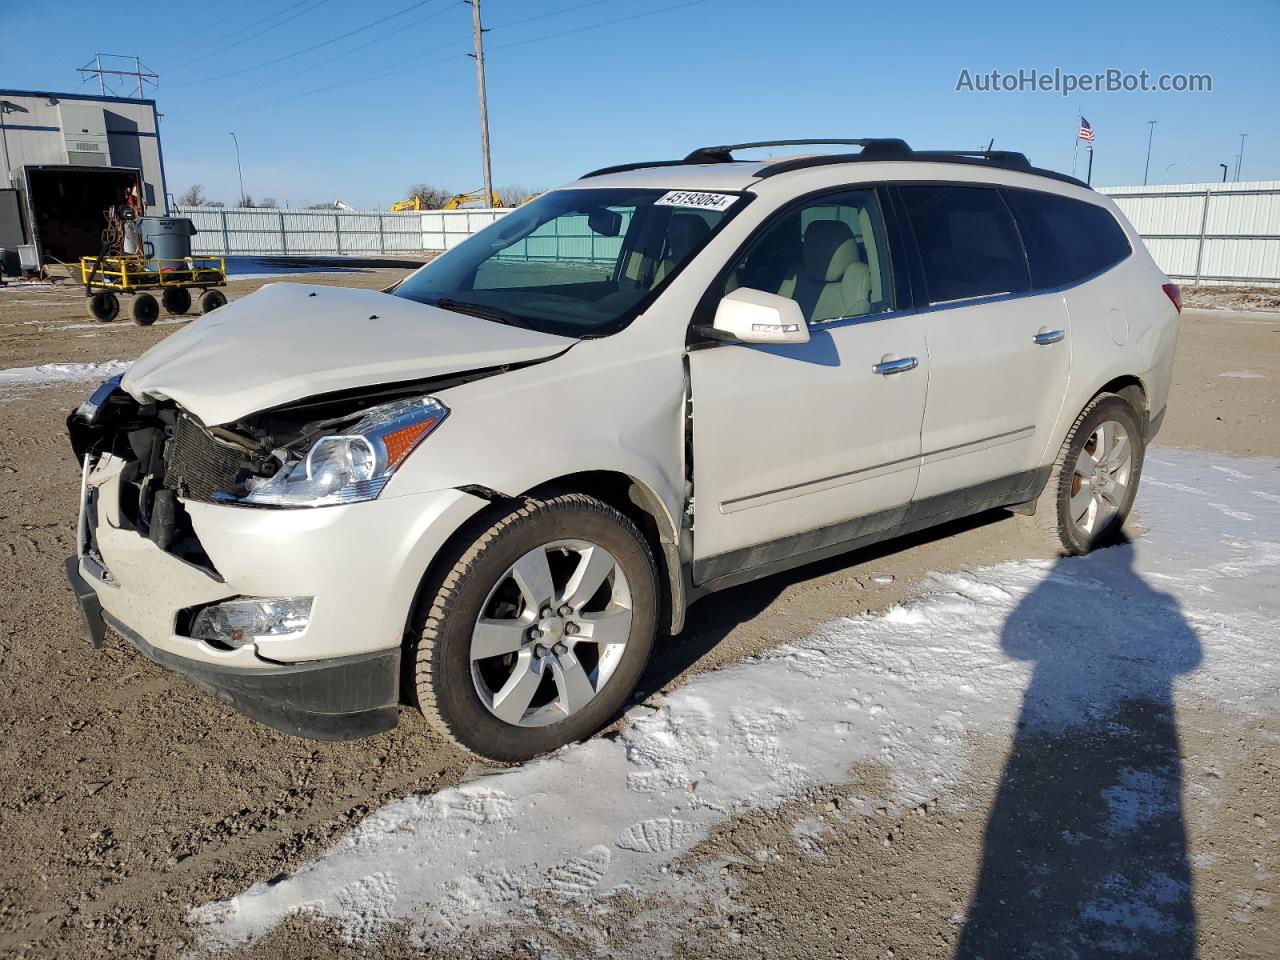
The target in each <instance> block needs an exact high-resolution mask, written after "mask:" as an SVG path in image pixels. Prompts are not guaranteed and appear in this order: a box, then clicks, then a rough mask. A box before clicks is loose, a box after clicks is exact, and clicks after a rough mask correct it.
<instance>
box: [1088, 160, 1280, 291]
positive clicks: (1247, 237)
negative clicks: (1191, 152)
mask: <svg viewBox="0 0 1280 960" xmlns="http://www.w3.org/2000/svg"><path fill="white" fill-rule="evenodd" d="M1098 192H1099V193H1105V194H1107V195H1108V196H1109V197H1111V199H1112V200H1114V201H1115V202H1116V205H1117V206H1119V207H1120V209H1121V210H1123V211H1124V214H1125V216H1126V217H1128V218H1129V219H1130V220H1131V221H1132V222H1133V225H1134V226H1135V227H1137V229H1138V232H1139V233H1140V234H1142V239H1143V240H1145V241H1146V244H1147V248H1148V249H1149V250H1150V251H1151V255H1152V256H1153V257H1155V260H1156V263H1158V264H1160V268H1161V269H1162V270H1164V272H1165V273H1167V274H1169V276H1171V277H1173V278H1174V279H1175V280H1180V281H1185V282H1188V283H1207V284H1263V285H1276V284H1280V181H1275V180H1262V181H1254V182H1252V183H1203V184H1200V183H1197V184H1176V185H1170V186H1146V187H1099V188H1098Z"/></svg>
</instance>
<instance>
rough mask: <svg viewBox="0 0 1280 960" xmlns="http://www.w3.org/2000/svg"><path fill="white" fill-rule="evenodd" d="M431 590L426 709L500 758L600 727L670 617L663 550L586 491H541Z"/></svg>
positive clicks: (426, 619)
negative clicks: (664, 605) (661, 579)
mask: <svg viewBox="0 0 1280 960" xmlns="http://www.w3.org/2000/svg"><path fill="white" fill-rule="evenodd" d="M428 592H430V593H431V595H430V596H424V597H423V599H422V605H423V606H422V608H421V609H422V610H423V611H424V613H425V615H424V616H422V617H420V621H421V627H420V628H419V629H418V630H417V631H416V633H417V635H416V636H414V637H411V640H414V641H416V645H417V649H416V659H415V677H414V680H415V686H416V693H417V697H418V705H419V706H420V707H421V709H422V712H423V714H424V715H425V716H426V718H427V719H428V720H429V721H430V722H431V723H432V724H433V725H434V726H436V727H437V728H439V729H440V730H441V731H443V732H444V733H446V734H447V735H448V736H450V737H451V738H452V739H453V740H455V741H456V742H458V743H459V744H461V745H462V746H464V747H466V748H467V749H469V750H471V751H473V752H474V753H477V754H480V755H481V756H484V757H488V758H490V759H493V760H502V761H518V760H527V759H529V758H530V757H534V756H537V755H538V754H541V753H546V752H547V751H549V750H554V749H556V748H557V747H560V746H563V745H564V744H566V743H571V742H573V741H575V740H581V739H583V738H585V737H588V736H590V735H591V734H592V733H595V732H596V731H597V730H599V729H600V728H601V727H602V726H604V725H605V724H607V723H608V722H609V721H610V720H612V719H613V718H614V717H615V716H616V715H617V713H618V712H619V710H620V709H621V707H622V705H623V704H624V703H625V702H626V699H627V697H628V696H629V695H630V693H631V692H632V690H633V689H634V688H635V686H636V683H637V682H638V681H639V679H640V675H641V674H642V673H643V671H644V668H645V664H646V663H647V662H648V659H649V652H650V650H651V649H652V647H653V641H654V634H655V631H656V627H657V614H658V579H657V570H656V567H655V565H654V560H653V555H652V553H651V552H650V550H649V547H648V545H647V544H646V543H645V541H644V538H643V537H642V536H641V534H640V531H639V530H638V529H636V526H635V524H633V523H632V522H631V521H630V520H628V519H627V518H626V517H625V516H623V515H622V514H621V513H619V512H618V511H617V510H615V509H613V508H612V507H610V506H608V505H607V504H605V503H602V502H601V501H599V500H596V499H595V498H593V497H589V496H586V495H583V494H564V495H561V496H556V497H552V498H549V499H546V500H536V501H528V502H526V503H524V504H522V505H521V506H519V507H517V508H515V509H513V510H512V511H511V512H510V513H508V514H507V515H506V516H505V517H502V518H501V519H499V520H498V521H497V522H496V523H494V524H493V525H492V526H491V527H489V528H488V530H486V531H485V532H483V533H482V534H481V535H480V537H479V539H478V540H476V542H475V543H474V544H473V545H472V546H471V547H470V548H469V549H466V550H465V551H464V552H463V553H462V555H461V557H459V558H458V559H457V561H456V563H454V564H453V566H452V569H451V570H450V571H449V572H448V573H447V575H445V577H444V579H443V582H442V583H440V584H439V585H438V586H435V587H434V588H432V587H429V588H428Z"/></svg>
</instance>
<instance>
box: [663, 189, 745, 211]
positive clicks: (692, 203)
mask: <svg viewBox="0 0 1280 960" xmlns="http://www.w3.org/2000/svg"><path fill="white" fill-rule="evenodd" d="M737 199H738V198H737V197H736V196H734V195H733V194H732V193H694V192H691V191H689V190H672V191H671V192H670V193H664V194H663V195H662V197H661V198H660V199H658V200H655V201H654V204H653V205H654V206H655V207H697V208H698V209H699V210H728V209H729V208H730V207H731V206H733V201H735V200H737Z"/></svg>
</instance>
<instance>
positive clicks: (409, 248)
mask: <svg viewBox="0 0 1280 960" xmlns="http://www.w3.org/2000/svg"><path fill="white" fill-rule="evenodd" d="M1099 192H1101V193H1105V194H1107V195H1109V196H1110V197H1111V199H1113V200H1114V201H1115V202H1116V204H1117V205H1118V206H1119V207H1120V209H1121V210H1123V211H1124V213H1125V216H1127V217H1128V218H1129V219H1130V221H1132V223H1133V225H1134V227H1136V228H1137V230H1138V232H1139V233H1140V234H1141V235H1142V238H1143V240H1144V241H1145V242H1146V244H1147V248H1148V249H1149V250H1150V251H1151V255H1152V256H1153V257H1155V260H1156V263H1158V264H1159V265H1160V268H1161V269H1162V270H1164V272H1165V273H1167V274H1169V276H1171V277H1173V278H1175V279H1177V280H1181V281H1189V282H1192V283H1195V282H1203V283H1253V284H1265V285H1280V182H1277V181H1260V182H1254V183H1207V184H1181V185H1172V186H1154V187H1152V186H1148V187H1101V188H1099ZM178 212H179V213H180V214H181V215H182V216H188V217H190V218H191V219H192V221H193V222H194V223H195V226H196V229H197V230H198V231H199V232H198V233H197V234H196V236H195V237H194V239H193V242H192V252H193V253H196V254H203V255H234V254H256V255H261V254H297V255H307V254H315V255H318V254H330V255H355V254H364V255H378V254H413V253H428V252H438V251H443V250H451V249H453V248H454V247H456V246H457V245H458V244H459V243H461V242H462V241H463V240H465V239H466V238H467V237H469V236H471V235H472V234H473V233H475V232H477V231H478V230H482V229H483V228H485V227H487V226H488V225H489V224H491V223H493V222H494V221H495V220H497V219H498V218H499V217H501V216H503V215H504V214H505V213H507V212H508V211H506V210H430V211H423V212H412V211H410V212H404V213H392V212H390V211H387V210H262V209H222V208H214V207H196V208H191V209H186V210H181V209H180V210H179V211H178ZM579 219H580V220H581V221H582V222H581V223H579V222H577V221H578V220H579ZM549 226H550V230H546V229H543V230H539V231H536V232H535V233H533V234H532V235H531V236H530V237H528V238H527V239H526V240H524V241H521V242H520V243H518V244H515V245H513V246H512V247H511V248H509V249H508V250H505V251H503V254H502V256H503V257H510V258H514V259H520V260H531V261H535V260H578V261H584V262H591V261H596V260H601V259H604V260H612V259H613V258H615V257H616V255H617V250H618V246H619V244H620V243H621V238H620V237H602V236H599V235H597V234H595V233H593V232H592V231H591V230H590V228H588V227H587V225H586V218H585V217H582V218H564V219H562V220H561V221H557V222H556V224H554V225H549ZM557 231H558V232H557Z"/></svg>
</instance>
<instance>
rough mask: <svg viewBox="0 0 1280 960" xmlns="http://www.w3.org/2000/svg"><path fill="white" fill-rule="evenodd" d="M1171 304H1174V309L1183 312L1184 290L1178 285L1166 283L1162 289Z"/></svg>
mask: <svg viewBox="0 0 1280 960" xmlns="http://www.w3.org/2000/svg"><path fill="white" fill-rule="evenodd" d="M1160 289H1161V290H1163V291H1164V293H1165V296H1167V297H1168V298H1169V300H1170V302H1172V303H1173V309H1175V310H1177V311H1178V312H1179V313H1181V312H1182V288H1181V287H1180V286H1178V285H1177V284H1176V283H1166V284H1164V285H1163V286H1162V287H1161V288H1160Z"/></svg>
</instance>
